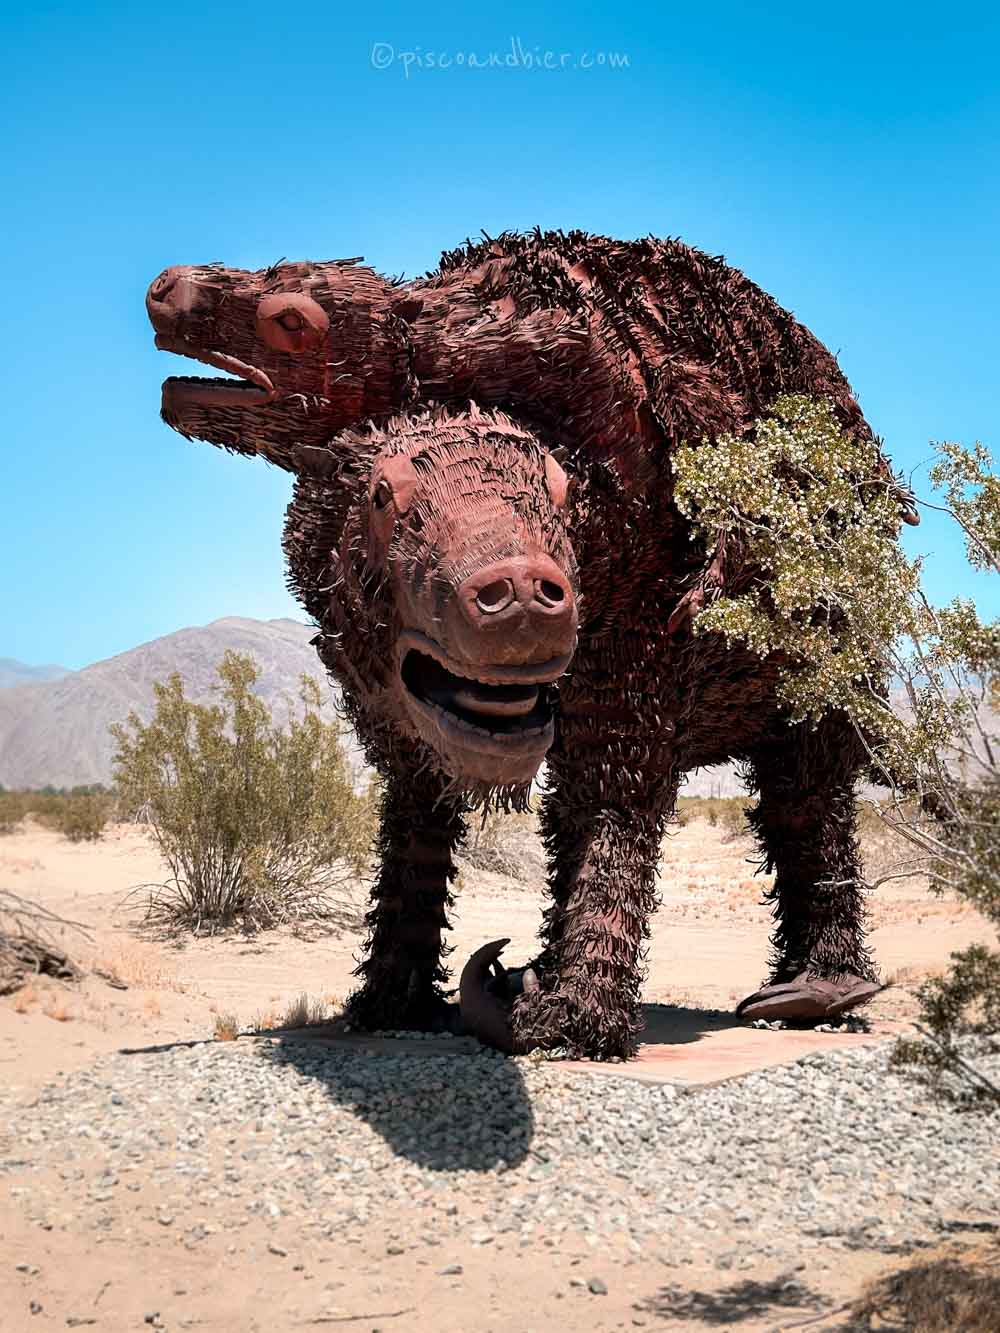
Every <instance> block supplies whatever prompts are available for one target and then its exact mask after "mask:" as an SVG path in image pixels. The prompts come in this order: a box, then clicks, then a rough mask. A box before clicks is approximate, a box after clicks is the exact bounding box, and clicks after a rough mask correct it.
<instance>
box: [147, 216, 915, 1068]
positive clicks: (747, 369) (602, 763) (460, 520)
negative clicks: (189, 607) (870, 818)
mask: <svg viewBox="0 0 1000 1333" xmlns="http://www.w3.org/2000/svg"><path fill="white" fill-rule="evenodd" d="M147 308H148V310H149V314H150V319H151V321H152V323H153V326H154V329H155V331H156V341H157V345H158V346H160V347H161V348H163V349H164V350H166V351H170V352H175V353H180V354H181V355H183V356H185V357H187V358H189V359H191V360H193V361H195V362H201V363H203V364H205V365H207V366H209V367H212V368H215V369H219V370H222V371H224V372H226V374H227V375H228V376H229V378H225V379H222V378H208V377H199V378H195V377H191V376H184V377H179V378H178V377H172V378H170V379H168V380H167V381H166V382H165V383H164V386H163V399H162V414H163V417H164V419H165V420H166V421H167V423H168V424H169V425H171V426H172V427H174V428H175V429H176V430H179V431H180V432H181V433H183V434H185V435H187V436H190V437H194V438H199V439H203V440H207V441H209V442H211V443H213V444H217V445H220V446H222V447H224V448H226V449H230V450H232V451H235V452H239V453H242V454H247V455H253V456H261V457H264V458H266V459H267V460H268V461H270V462H272V463H275V464H277V465H278V466H280V467H283V468H285V469H287V470H288V471H290V472H292V473H294V474H295V475H296V485H295V493H294V498H293V500H292V503H291V505H290V506H289V510H288V516H287V521H286V528H285V538H284V547H285V552H286V555H287V559H288V566H289V575H290V584H291V586H292V588H293V589H294V591H295V592H296V593H297V595H298V596H299V597H300V599H301V600H302V602H303V604H304V606H305V607H306V608H307V610H308V611H309V613H310V614H311V615H312V617H313V618H314V620H315V622H316V624H317V626H318V629H319V632H318V634H317V637H316V640H315V643H316V647H317V649H318V652H319V655H320V657H321V659H322V661H323V662H324V664H325V665H326V666H327V668H328V669H329V670H330V672H331V673H332V674H333V675H334V676H335V677H336V678H337V680H338V681H339V682H340V684H341V685H342V687H343V691H344V698H345V703H346V706H347V709H348V712H349V714H350V716H351V718H352V720H353V722H354V725H355V727H356V729H357V732H358V735H359V737H360V738H361V740H362V742H363V744H364V745H365V747H366V750H367V753H368V757H369V759H370V761H371V762H372V763H373V764H374V765H375V766H376V767H377V768H378V769H379V771H380V773H381V774H382V776H383V778H384V780H385V786H384V797H383V802H382V815H381V831H380V834H379V847H378V850H379V857H380V863H379V872H378V877H377V880H376V883H375V886H374V889H373V896H372V906H371V911H370V912H369V915H368V926H369V936H368V941H367V947H366V952H365V956H364V959H363V961H362V962H361V964H360V966H359V969H358V975H359V977H360V978H361V983H362V984H361V986H360V988H359V990H358V991H357V992H356V993H355V995H354V996H353V997H352V1000H351V1012H352V1014H353V1015H354V1017H355V1019H356V1020H357V1021H358V1022H359V1023H362V1024H364V1025H366V1026H369V1027H377V1028H404V1027H415V1028H421V1027H423V1028H433V1027H440V1026H443V1025H444V1026H447V1025H450V1024H453V1023H455V1021H456V1015H455V1010H454V1007H451V1006H449V1005H447V1004H446V992H445V990H444V985H445V982H446V980H447V975H448V974H447V971H446V969H445V967H444V965H443V962H442V958H443V956H444V954H445V952H446V950H445V946H444V942H443V934H444V931H445V930H446V929H447V925H448V920H447V911H448V908H449V907H450V905H451V903H452V898H451V892H450V885H451V882H452V880H453V878H454V875H455V865H454V859H453V855H454V852H455V849H456V848H457V847H458V846H459V845H460V843H461V841H462V839H463V837H464V834H465V824H466V817H467V815H468V814H469V812H470V810H471V809H473V808H477V807H480V806H482V805H483V804H484V803H485V802H494V803H496V804H498V805H500V806H503V807H507V808H509V807H511V806H515V807H517V806H522V807H523V805H524V804H525V801H526V799H527V793H528V791H529V786H530V783H531V780H532V778H533V777H534V776H535V774H536V773H537V771H538V769H539V767H540V765H541V763H542V762H543V760H545V761H546V762H547V768H548V780H547V790H546V793H545V795H544V798H543V804H542V813H541V824H542V832H543V836H544V840H545V845H546V849H547V853H548V856H549V863H550V879H549V893H550V903H549V906H548V908H547V910H546V912H545V915H544V921H543V931H542V948H541V951H540V953H539V955H538V957H537V958H536V959H534V960H533V961H532V964H531V966H530V967H528V968H519V969H512V970H510V971H507V970H505V969H504V968H503V966H502V965H501V964H500V962H499V955H500V952H501V950H502V947H503V944H504V942H503V941H496V942H494V943H493V944H491V945H486V946H484V947H483V949H481V950H479V951H478V952H477V954H476V955H474V957H473V958H472V959H471V960H470V961H469V964H468V965H467V967H466V968H465V970H464V972H463V975H462V979H461V986H460V991H461V1009H462V1015H463V1018H464V1021H465V1023H466V1025H467V1026H469V1027H470V1028H471V1029H472V1030H474V1031H477V1032H478V1033H479V1034H480V1035H481V1036H482V1038H483V1039H484V1040H487V1041H490V1042H491V1043H493V1044H494V1045H497V1046H500V1047H501V1048H503V1049H507V1050H528V1049H531V1048H532V1047H536V1046H542V1047H552V1046H562V1047H567V1048H568V1049H569V1050H570V1051H572V1052H574V1053H576V1054H580V1055H587V1056H591V1057H595V1058H609V1057H618V1056H624V1055H628V1054H629V1053H630V1052H631V1051H632V1050H633V1049H634V1044H635V1040H636V1034H637V1031H638V1025H639V1005H638V1001H639V987H640V983H641V977H642V952H643V945H644V942H645V940H646V939H647V937H648V923H649V917H650V914H651V912H652V910H653V908H654V906H655V891H654V876H655V869H656V864H657V860H658V857H659V854H660V847H661V843H662V835H663V831H664V825H665V822H666V821H667V820H668V819H669V817H670V815H671V814H672V812H673V809H674V805H675V802H676V797H677V792H678V788H679V786H680V784H681V782H682V780H683V776H684V774H685V773H686V772H688V771H690V770H692V769H694V768H697V767H701V766H703V765H707V764H714V763H720V762H723V761H726V760H730V759H737V760H739V761H741V762H742V763H743V764H744V765H745V766H746V770H747V773H748V776H749V779H750V785H751V789H752V791H753V792H754V794H755V795H756V798H757V800H756V805H755V807H754V811H753V813H752V815H751V822H752V824H753V826H754V829H755V831H756V833H757V835H758V838H759V841H760V844H761V848H762V854H763V858H764V861H765V862H766V864H767V865H768V866H769V868H771V869H773V870H774V871H775V883H774V888H773V890H772V891H771V898H772V901H773V903H774V907H775V915H776V921H777V925H776V930H775V934H774V940H773V943H774V951H773V957H772V960H771V968H770V974H769V976H768V978H767V984H766V985H765V986H764V987H763V988H762V989H761V990H760V991H758V992H756V993H755V994H754V995H753V996H751V997H749V999H748V1000H747V1001H746V1002H745V1003H744V1007H743V1011H744V1012H745V1013H746V1014H747V1015H748V1016H752V1017H776V1016H781V1017H785V1018H792V1019H796V1018H798V1019H802V1020H804V1021H815V1020H817V1019H819V1018H824V1017H830V1016H834V1015H836V1014H837V1013H840V1012H843V1011H844V1010H845V1009H847V1008H849V1007H852V1006H854V1005H856V1004H859V1003H862V1002H864V1001H865V1000H866V999H869V998H870V997H871V995H872V994H873V993H874V992H875V990H876V989H877V982H876V978H875V971H874V968H873V965H872V962H871V959H870V957H869V954H868V951H867V949H866V947H865V937H864V929H863V898H862V889H861V876H860V871H859V866H858V859H857V858H858V854H857V845H856V839H855V814H854V784H855V781H856V779H857V777H858V775H859V773H860V772H861V771H862V768H863V765H864V758H865V754H864V747H863V745H862V743H861V742H860V741H859V739H858V737H857V736H856V735H855V733H854V731H853V728H852V727H851V726H850V724H849V723H848V722H847V721H846V719H844V718H841V717H839V716H837V715H835V714H834V715H831V716H830V717H829V718H827V719H826V720H825V721H824V722H823V723H822V724H821V725H820V726H819V727H816V728H813V729H810V728H806V727H792V726H789V725H788V723H787V721H786V720H785V719H784V717H782V716H781V714H780V710H779V708H778V705H777V702H776V696H775V682H776V675H777V669H778V668H777V665H776V664H775V663H773V662H770V661H765V662H761V661H760V660H759V659H757V658H756V657H755V656H754V655H753V654H752V653H751V652H749V650H747V649H745V648H743V647H741V646H740V645H738V644H734V645H727V644H726V643H725V642H724V641H722V640H721V639H719V638H718V637H717V636H713V635H707V634H706V635H697V636H695V635H694V634H693V633H692V627H691V619H692V614H693V612H695V611H696V610H697V608H698V607H699V606H700V605H702V604H703V603H704V602H705V601H706V600H708V599H710V598H712V597H714V596H716V595H718V593H719V592H720V591H728V592H734V593H738V592H739V591H740V590H741V588H743V587H745V586H746V584H747V580H749V579H751V578H759V577H760V571H753V570H748V569H746V568H745V567H744V565H743V564H742V562H741V560H740V553H739V551H738V550H734V549H732V548H729V547H727V546H726V544H725V541H724V540H723V539H721V538H720V541H719V543H718V545H717V546H716V548H715V549H714V550H712V551H710V552H709V553H708V554H707V555H706V554H705V553H704V552H703V551H700V550H699V549H698V547H697V546H696V544H694V543H692V542H691V541H690V540H689V529H688V526H687V524H686V523H685V521H684V520H683V519H682V517H681V515H680V514H679V513H678V511H677V509H676V507H675V506H674V504H673V500H672V479H671V470H670V458H671V451H672V450H673V449H674V448H676V446H677V445H678V444H680V443H681V442H683V441H686V440H687V441H690V440H697V439H702V438H705V437H711V436H713V435H718V434H720V433H722V432H738V433H739V432H744V431H746V430H749V429H750V428H751V427H752V423H753V422H754V420H755V419H756V418H758V417H760V416H761V415H763V414H765V413H766V411H767V409H768V407H769V406H770V404H771V403H772V402H773V400H774V399H775V398H776V397H777V396H778V394H780V393H790V392H802V393H809V394H813V395H817V396H824V397H826V398H828V399H829V400H830V401H831V403H832V405H833V408H834V411H835V413H836V415H837V417H838V420H839V422H840V424H841V426H842V428H843V429H844V430H846V431H848V432H852V433H856V434H862V433H863V434H865V435H867V436H869V437H870V435H871V432H870V429H869V427H868V425H867V423H866V422H865V420H864V418H863V416H862V414H861V412H860V409H859V408H858V405H857V402H856V401H855V398H854V396H853V394H852V393H851V390H850V386H849V385H848V383H847V381H846V380H845V378H844V376H843V374H842V373H841V371H840V369H839V367H838V366H837V363H836V361H835V359H834V358H833V357H832V356H831V355H830V354H829V352H827V350H826V349H825V348H824V347H823V346H822V345H821V344H820V343H819V342H818V341H817V340H816V339H815V338H814V337H813V336H812V334H810V333H809V331H808V330H807V329H805V328H804V327H803V326H802V325H801V324H799V323H798V322H797V321H796V320H795V319H794V318H793V317H792V316H791V315H790V314H789V313H788V312H787V311H785V310H782V309H781V307H780V306H778V305H777V304H776V302H774V301H773V300H772V298H771V297H769V296H768V295H767V294H766V293H764V292H762V291H761V290H760V288H758V287H756V286H755V285H754V284H753V283H751V282H750V281H749V280H748V279H747V278H745V277H744V276H743V275H742V274H740V273H738V272H737V271H736V270H735V269H733V268H731V267H729V266H728V265H726V264H725V263H724V262H723V261H722V260H721V259H718V258H713V257H710V256H708V255H705V254H702V253H700V252H699V251H697V250H694V249H691V248H690V247H688V246H685V245H683V244H681V243H680V242H678V241H659V240H655V239H653V238H645V239H643V240H641V241H633V242H623V241H614V240H611V239H608V238H605V237H594V236H588V235H587V234H585V233H582V232H569V233H561V232H557V233H538V232H536V233H532V234H530V235H524V236H522V235H513V234H510V235H505V236H502V237H499V238H497V239H496V240H486V241H483V242H482V243H480V244H477V245H467V246H465V247H463V248H461V249H459V250H456V251H453V252H451V253H449V254H446V255H445V256H444V257H443V259H442V262H441V266H440V268H439V269H438V270H437V271H436V272H435V273H432V274H430V275H428V276H427V277H425V278H422V279H419V280H417V281H414V282H410V283H405V284H403V283H397V282H391V281H389V280H387V279H384V278H382V277H380V276H379V275H378V274H377V273H375V272H374V271H373V270H371V269H369V268H367V267H365V266H364V265H362V264H361V263H360V262H359V261H357V260H354V259H351V260H344V261H339V262H333V263H315V264H312V263H299V264H287V263H280V264H277V265H274V266H272V267H271V268H269V269H267V270H261V271H259V272H247V271H243V270H235V269H227V268H224V267H223V266H221V265H202V266H189V267H173V268H170V269H167V270H166V271H165V272H164V273H163V274H161V276H160V277H159V278H157V279H156V281H155V282H154V283H153V285H152V286H151V288H150V290H149V294H148V297H147ZM234 376H235V377H236V378H232V377H234ZM882 467H883V472H882V474H881V475H882V476H883V478H889V479H891V475H892V474H891V471H890V469H889V466H888V464H887V463H883V465H882ZM908 517H910V515H909V513H908V506H907V502H906V497H905V495H903V494H901V495H900V518H901V520H905V519H907V518H908Z"/></svg>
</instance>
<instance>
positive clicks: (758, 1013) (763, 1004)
mask: <svg viewBox="0 0 1000 1333" xmlns="http://www.w3.org/2000/svg"><path fill="white" fill-rule="evenodd" d="M881 989H882V987H881V986H880V985H879V984H878V982H877V981H868V980H866V979H865V978H864V977H859V976H855V975H854V973H853V972H848V973H845V974H844V975H843V976H841V977H839V978H838V979H837V980H836V981H831V980H827V979H826V978H825V977H818V976H815V975H814V974H812V973H810V972H800V973H799V975H798V976H797V977H793V978H792V980H791V981H782V982H777V983H776V984H774V985H772V986H763V987H762V988H761V989H760V990H758V991H754V993H753V995H748V996H747V998H746V999H745V1000H743V1001H742V1002H741V1003H740V1004H738V1005H737V1007H736V1013H737V1016H738V1017H740V1018H746V1019H749V1020H751V1021H752V1020H754V1019H758V1018H767V1019H773V1018H791V1019H804V1020H807V1021H808V1020H812V1019H816V1020H823V1019H829V1018H838V1017H839V1016H840V1015H841V1014H844V1013H846V1012H847V1011H848V1009H855V1008H857V1006H858V1005H861V1004H867V1003H868V1001H869V1000H871V999H873V998H874V997H875V996H876V995H877V994H878V993H879V991H880V990H881Z"/></svg>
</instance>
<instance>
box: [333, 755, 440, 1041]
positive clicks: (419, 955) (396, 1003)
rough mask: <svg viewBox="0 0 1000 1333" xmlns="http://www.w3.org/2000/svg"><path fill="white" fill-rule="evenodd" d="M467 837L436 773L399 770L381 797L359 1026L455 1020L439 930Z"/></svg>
mask: <svg viewBox="0 0 1000 1333" xmlns="http://www.w3.org/2000/svg"><path fill="white" fill-rule="evenodd" d="M464 836H465V821H464V818H463V815H462V810H461V808H460V807H459V806H458V805H457V804H456V803H455V802H453V801H451V802H449V801H448V800H447V798H443V797H442V788H441V785H440V783H439V782H437V781H435V780H434V779H428V778H417V777H415V776H412V775H409V774H406V775H402V774H394V775H393V776H392V777H390V779H389V781H388V782H387V784H386V788H385V792H384V794H383V797H382V809H381V824H380V829H379V836H378V850H379V853H380V858H381V863H380V866H379V871H378V877H377V879H376V880H375V883H374V885H373V887H372V904H371V908H370V910H369V912H368V914H367V916H366V917H365V924H366V925H367V927H368V938H367V940H366V947H365V956H364V958H363V959H362V961H361V963H360V965H359V966H358V967H357V969H356V970H355V976H358V977H361V979H362V985H361V987H360V989H359V990H357V991H355V992H354V994H353V995H352V996H351V997H350V999H349V1000H348V1005H347V1015H348V1017H350V1018H351V1019H352V1021H354V1022H356V1023H358V1024H359V1025H360V1026H361V1027H365V1028H368V1029H378V1028H406V1029H412V1030H425V1031H427V1030H442V1029H444V1028H452V1027H455V1026H457V1023H458V1010H457V1006H456V1005H449V1004H448V1003H447V1001H446V1000H445V998H444V995H443V992H442V989H441V986H442V983H443V982H444V981H445V980H446V979H447V972H446V970H445V968H444V967H443V965H442V957H443V956H444V955H445V953H446V952H447V950H446V948H445V946H444V945H443V942H442V932H443V931H444V930H446V929H447V928H448V920H447V909H448V908H449V907H450V906H451V904H452V897H451V893H450V891H449V884H450V882H451V880H452V879H454V877H455V874H456V868H455V864H454V861H453V852H454V850H455V848H456V847H457V846H458V845H459V844H460V843H461V841H462V839H463V838H464Z"/></svg>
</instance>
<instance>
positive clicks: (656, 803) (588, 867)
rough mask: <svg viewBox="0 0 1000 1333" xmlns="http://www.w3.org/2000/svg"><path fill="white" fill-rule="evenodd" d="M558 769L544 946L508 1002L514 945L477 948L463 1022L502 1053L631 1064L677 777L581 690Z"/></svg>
mask: <svg viewBox="0 0 1000 1333" xmlns="http://www.w3.org/2000/svg"><path fill="white" fill-rule="evenodd" d="M566 695H568V696H569V697H568V700H567V699H566ZM567 703H568V705H569V707H568V708H567ZM651 753H653V754H654V755H655V756H656V758H657V761H658V762H657V763H655V764H653V763H651V762H649V759H648V756H649V755H650V754H651ZM639 756H645V757H646V762H645V763H642V762H641V761H640V760H639ZM548 764H549V775H550V788H549V791H548V793H547V795H546V797H545V799H544V803H543V807H542V820H541V823H542V834H543V837H544V840H545V845H546V850H547V852H548V857H549V865H550V883H549V892H550V895H551V903H550V905H549V907H548V909H547V911H546V912H545V915H544V920H543V928H542V942H543V948H542V951H541V953H540V955H539V957H538V958H537V959H536V960H535V961H534V962H533V963H532V964H531V966H530V968H529V970H528V971H526V972H522V973H521V974H520V976H519V979H518V980H519V984H518V985H517V986H516V987H513V988H508V991H509V990H510V989H515V990H518V991H519V992H520V993H519V994H517V995H516V996H511V995H510V994H509V993H508V994H507V995H505V994H504V989H505V987H504V977H503V976H502V975H500V976H497V975H496V974H495V966H494V964H495V961H496V960H497V959H498V958H499V954H500V952H501V950H502V947H503V944H504V943H505V941H494V942H493V943H492V944H490V945H486V946H484V947H483V948H482V949H480V950H478V951H477V953H476V954H474V955H473V957H472V958H471V959H470V960H469V963H468V964H467V965H466V969H465V972H464V973H463V977H462V986H461V997H462V1014H463V1019H464V1021H465V1022H466V1024H467V1026H468V1027H469V1028H470V1029H471V1030H473V1031H475V1032H476V1034H477V1035H478V1036H480V1037H481V1038H482V1039H483V1040H484V1041H487V1042H489V1043H490V1044H492V1045H495V1046H497V1047H499V1048H500V1049H503V1050H508V1051H514V1052H524V1051H529V1050H532V1049H535V1048H538V1047H542V1048H552V1047H564V1048H566V1049H567V1050H568V1051H569V1053H570V1054H572V1055H574V1056H578V1057H585V1058H588V1059H595V1060H607V1059H612V1058H627V1057H628V1056H629V1055H631V1054H633V1052H634V1050H635V1044H636V1035H637V1033H638V1031H639V1028H640V1011H639V993H640V988H641V983H642V961H643V945H644V944H645V942H646V940H647V939H648V937H649V919H650V916H651V914H652V912H653V909H654V906H655V901H656V894H655V875H656V866H657V862H658V860H659V853H660V844H661V840H662V836H663V825H664V817H665V815H666V813H667V812H668V811H669V810H670V809H671V808H672V805H673V802H674V800H675V798H676V793H677V786H678V780H679V779H678V774H677V771H676V767H675V765H674V764H673V763H672V761H671V760H670V759H669V758H668V757H666V756H665V754H664V751H663V749H662V747H659V746H656V745H654V746H651V745H650V744H649V743H648V740H647V739H646V738H645V737H644V735H643V733H642V731H641V729H640V726H639V724H638V722H636V723H635V724H634V725H633V726H632V727H631V728H628V729H626V728H625V727H624V726H623V723H622V717H621V713H620V712H619V713H617V714H616V715H615V720H614V723H613V724H609V725H608V726H607V727H605V728H602V727H601V724H600V705H599V704H596V705H595V704H594V703H593V702H592V701H588V700H585V699H582V698H574V692H573V690H572V689H570V690H567V691H566V692H565V694H564V702H563V704H562V707H561V717H560V728H559V736H558V738H557V742H556V746H555V747H554V748H553V750H552V751H551V752H550V754H549V760H548Z"/></svg>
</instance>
